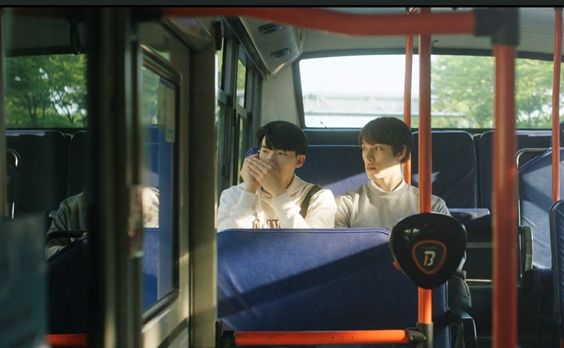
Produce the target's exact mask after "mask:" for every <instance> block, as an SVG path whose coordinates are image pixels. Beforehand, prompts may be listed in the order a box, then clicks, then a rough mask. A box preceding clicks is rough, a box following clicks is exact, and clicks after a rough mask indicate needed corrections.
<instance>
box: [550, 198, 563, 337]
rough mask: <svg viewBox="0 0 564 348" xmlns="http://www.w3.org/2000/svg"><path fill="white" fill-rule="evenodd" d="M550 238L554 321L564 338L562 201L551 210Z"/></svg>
mask: <svg viewBox="0 0 564 348" xmlns="http://www.w3.org/2000/svg"><path fill="white" fill-rule="evenodd" d="M550 237H551V242H552V243H551V244H552V254H553V255H554V256H553V267H554V272H553V273H552V277H553V278H552V279H553V289H554V295H553V303H554V306H550V307H549V308H553V314H554V321H555V323H556V325H557V328H558V332H559V336H560V337H564V201H563V200H560V201H558V202H556V203H554V205H553V206H552V208H551V209H550Z"/></svg>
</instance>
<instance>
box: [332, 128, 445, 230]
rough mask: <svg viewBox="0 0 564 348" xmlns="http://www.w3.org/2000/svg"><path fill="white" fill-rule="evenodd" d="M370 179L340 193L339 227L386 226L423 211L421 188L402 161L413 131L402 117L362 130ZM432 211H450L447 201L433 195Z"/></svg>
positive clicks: (391, 225)
mask: <svg viewBox="0 0 564 348" xmlns="http://www.w3.org/2000/svg"><path fill="white" fill-rule="evenodd" d="M359 141H360V144H361V146H362V159H363V161H364V169H365V171H366V175H368V179H369V182H368V183H366V184H364V185H362V186H360V187H358V188H357V189H355V190H353V191H350V192H348V193H346V194H344V195H342V196H339V197H337V200H336V201H337V214H336V216H335V226H336V227H386V228H389V229H391V228H392V227H393V226H394V225H395V224H396V223H397V222H398V221H399V220H401V219H402V218H404V217H406V216H408V215H411V214H415V213H418V212H419V190H418V189H417V188H416V187H413V186H411V185H408V184H407V182H406V181H405V179H404V177H403V172H402V163H404V162H406V161H407V160H408V159H409V156H410V154H411V144H412V141H411V132H410V130H409V127H407V125H406V124H405V123H403V122H402V121H400V120H399V119H397V118H393V117H381V118H377V119H374V120H372V121H370V122H368V123H367V124H366V125H365V126H364V127H363V128H362V130H361V131H360V137H359ZM431 204H432V208H431V209H432V211H433V212H437V213H441V214H445V215H450V214H449V211H448V208H447V206H446V204H445V202H444V201H443V200H442V199H441V198H439V197H437V196H432V197H431Z"/></svg>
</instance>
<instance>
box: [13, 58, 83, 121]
mask: <svg viewBox="0 0 564 348" xmlns="http://www.w3.org/2000/svg"><path fill="white" fill-rule="evenodd" d="M5 105H6V106H5V107H6V110H5V112H6V127H8V128H84V127H86V56H85V55H42V56H25V57H9V58H7V59H6V103H5Z"/></svg>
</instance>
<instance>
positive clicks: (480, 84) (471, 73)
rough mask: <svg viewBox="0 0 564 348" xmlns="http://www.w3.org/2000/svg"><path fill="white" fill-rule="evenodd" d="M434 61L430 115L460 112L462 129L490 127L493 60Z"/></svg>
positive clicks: (439, 58) (454, 58) (457, 58)
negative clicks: (462, 120) (462, 123)
mask: <svg viewBox="0 0 564 348" xmlns="http://www.w3.org/2000/svg"><path fill="white" fill-rule="evenodd" d="M433 58H434V59H433V64H431V67H432V71H431V74H432V75H431V76H432V78H431V81H432V95H433V104H432V106H433V113H462V114H464V115H465V116H466V124H465V125H461V126H463V127H464V126H466V127H469V128H486V127H492V114H493V97H492V96H493V90H494V89H493V59H492V58H491V57H471V56H464V57H462V56H436V57H433Z"/></svg>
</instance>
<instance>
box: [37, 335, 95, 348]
mask: <svg viewBox="0 0 564 348" xmlns="http://www.w3.org/2000/svg"><path fill="white" fill-rule="evenodd" d="M47 343H49V345H50V346H51V347H52V348H85V347H88V335H87V334H51V335H47Z"/></svg>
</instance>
